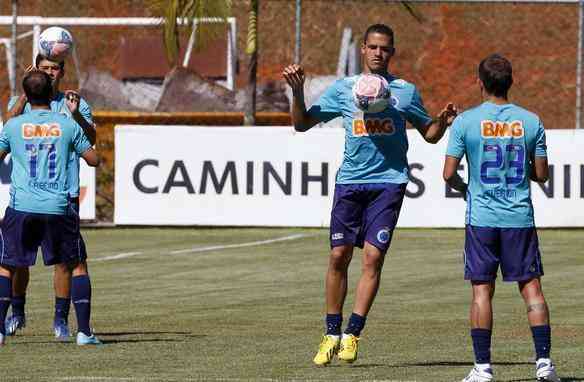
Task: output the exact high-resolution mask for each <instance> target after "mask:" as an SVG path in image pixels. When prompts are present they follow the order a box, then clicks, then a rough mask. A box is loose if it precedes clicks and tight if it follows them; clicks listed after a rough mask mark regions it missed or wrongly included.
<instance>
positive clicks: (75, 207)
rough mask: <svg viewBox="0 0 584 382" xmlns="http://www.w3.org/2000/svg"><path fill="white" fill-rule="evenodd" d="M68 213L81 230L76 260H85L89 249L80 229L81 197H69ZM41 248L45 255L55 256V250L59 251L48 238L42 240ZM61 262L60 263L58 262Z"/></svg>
mask: <svg viewBox="0 0 584 382" xmlns="http://www.w3.org/2000/svg"><path fill="white" fill-rule="evenodd" d="M67 215H70V219H72V220H74V221H75V222H76V224H77V231H78V232H79V238H78V242H79V244H78V247H79V248H78V249H79V253H78V256H77V257H76V259H75V260H74V262H83V261H85V260H87V249H86V248H85V241H84V240H83V236H82V235H81V230H80V229H79V225H80V224H79V223H80V221H81V219H80V218H79V198H71V199H69V206H68V209H67ZM41 250H42V252H43V257H49V258H53V257H56V256H58V255H55V251H58V248H55V246H54V243H52V242H51V241H48V240H43V241H42V242H41ZM56 264H59V263H56Z"/></svg>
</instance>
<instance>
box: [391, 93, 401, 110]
mask: <svg viewBox="0 0 584 382" xmlns="http://www.w3.org/2000/svg"><path fill="white" fill-rule="evenodd" d="M390 103H391V106H393V107H397V105H399V99H398V98H397V97H396V96H394V95H392V96H391V101H390Z"/></svg>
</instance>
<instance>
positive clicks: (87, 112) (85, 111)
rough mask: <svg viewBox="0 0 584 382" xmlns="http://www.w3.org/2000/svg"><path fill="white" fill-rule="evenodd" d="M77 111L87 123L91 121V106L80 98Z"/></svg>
mask: <svg viewBox="0 0 584 382" xmlns="http://www.w3.org/2000/svg"><path fill="white" fill-rule="evenodd" d="M79 113H81V115H82V116H83V118H85V120H86V121H87V122H89V123H93V114H92V112H91V106H89V104H88V103H87V102H86V101H85V100H84V99H83V98H81V99H80V100H79Z"/></svg>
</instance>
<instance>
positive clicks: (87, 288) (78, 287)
mask: <svg viewBox="0 0 584 382" xmlns="http://www.w3.org/2000/svg"><path fill="white" fill-rule="evenodd" d="M71 300H72V301H73V305H74V306H75V314H76V315H77V330H78V331H80V332H82V333H83V334H85V335H87V336H90V335H91V329H90V327H89V319H90V317H91V282H90V280H89V275H83V276H74V277H73V279H72V280H71Z"/></svg>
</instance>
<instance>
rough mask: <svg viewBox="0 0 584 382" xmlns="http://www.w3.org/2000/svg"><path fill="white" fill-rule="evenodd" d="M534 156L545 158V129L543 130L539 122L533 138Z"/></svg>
mask: <svg viewBox="0 0 584 382" xmlns="http://www.w3.org/2000/svg"><path fill="white" fill-rule="evenodd" d="M535 156H536V157H547V144H546V139H545V129H544V128H543V123H542V122H541V120H540V121H539V126H538V129H537V135H536V137H535Z"/></svg>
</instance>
